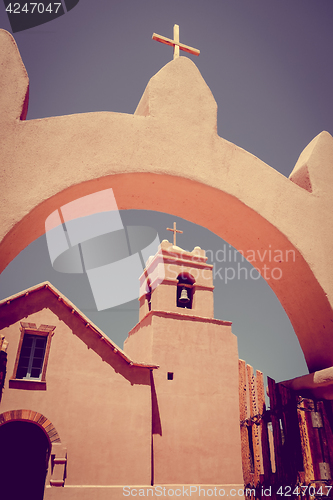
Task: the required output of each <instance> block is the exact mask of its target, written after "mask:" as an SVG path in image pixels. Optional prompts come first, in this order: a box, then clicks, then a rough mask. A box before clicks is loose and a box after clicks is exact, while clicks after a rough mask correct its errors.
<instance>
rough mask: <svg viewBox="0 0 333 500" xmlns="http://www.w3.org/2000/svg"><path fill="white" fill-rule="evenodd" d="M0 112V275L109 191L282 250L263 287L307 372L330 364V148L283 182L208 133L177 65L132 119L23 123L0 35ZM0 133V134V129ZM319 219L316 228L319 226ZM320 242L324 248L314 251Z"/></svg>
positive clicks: (124, 200) (205, 109) (22, 80)
mask: <svg viewBox="0 0 333 500" xmlns="http://www.w3.org/2000/svg"><path fill="white" fill-rule="evenodd" d="M0 44H2V46H3V47H4V50H3V51H2V53H1V54H2V55H1V57H2V58H3V61H2V62H3V63H4V67H6V68H7V72H3V75H1V77H2V79H3V82H2V84H3V86H4V88H5V89H7V93H6V94H3V95H5V97H2V102H0V106H1V108H2V109H0V111H1V112H0V117H1V118H0V119H1V121H2V122H3V123H2V125H3V130H4V134H3V142H4V145H5V147H4V153H3V155H2V157H1V163H2V164H3V165H5V180H6V192H5V196H4V197H3V200H2V206H1V208H2V214H3V215H2V221H3V224H2V234H1V238H2V240H1V244H0V250H1V253H2V260H1V270H2V269H4V267H5V266H6V265H7V264H8V263H9V262H10V261H11V260H12V259H13V258H14V257H15V256H16V255H17V254H18V253H19V251H20V250H22V249H23V248H25V247H26V246H27V245H28V244H29V243H30V242H31V241H34V240H35V239H36V238H37V237H38V236H40V235H41V234H43V233H44V231H45V228H44V222H45V220H46V218H47V217H48V215H50V213H52V212H53V211H54V210H55V209H57V208H59V207H60V206H62V205H63V204H65V203H68V202H69V201H72V200H74V199H76V198H78V197H81V196H84V195H86V194H89V193H92V192H95V191H99V190H102V189H106V188H108V187H112V189H113V191H114V194H115V197H116V200H117V204H118V208H119V209H147V210H151V209H152V208H153V209H154V210H157V211H161V212H167V213H170V214H174V215H178V216H180V217H183V218H185V219H187V220H190V221H192V222H194V223H196V224H199V225H202V226H205V227H206V228H208V229H210V230H211V231H213V232H214V233H216V234H217V235H219V236H221V237H222V238H224V239H225V240H227V241H228V242H229V243H230V244H232V245H233V246H235V247H236V248H238V249H241V250H243V251H245V252H246V251H247V250H253V251H254V252H256V251H257V250H260V255H261V256H263V255H264V252H265V250H266V255H265V256H264V257H263V260H262V261H261V260H259V262H258V261H257V262H256V263H255V265H256V267H258V268H261V269H262V270H263V266H264V265H266V266H271V265H272V262H271V259H270V257H269V255H270V254H269V250H271V251H274V250H275V249H276V250H281V251H285V250H294V251H295V261H289V262H280V263H279V267H280V268H281V270H282V276H281V278H280V279H275V280H271V281H269V282H268V283H269V285H270V286H271V287H272V289H273V290H274V292H275V293H276V295H277V297H278V298H279V300H280V302H281V304H282V306H283V307H284V309H285V310H286V313H287V314H288V316H289V318H290V320H291V322H292V324H293V326H294V329H295V332H296V334H297V336H298V338H299V341H300V344H301V347H302V349H303V352H304V355H305V358H306V361H307V363H308V367H309V370H310V371H315V370H318V369H322V368H326V367H329V366H332V365H333V335H332V332H333V311H332V304H333V283H332V280H331V275H332V271H333V256H332V254H331V252H330V248H332V239H333V238H332V235H331V232H330V231H329V229H328V228H330V227H331V225H332V224H333V198H332V196H331V193H330V191H331V188H332V186H333V168H331V164H332V162H333V140H332V138H331V136H330V135H329V134H328V133H322V134H320V136H318V137H317V138H316V139H315V140H314V141H312V143H310V145H309V146H308V147H307V148H306V149H305V150H304V152H303V153H302V155H301V157H300V160H299V162H298V163H297V165H296V167H295V169H294V171H293V173H292V175H291V179H292V180H293V182H292V181H291V180H290V179H286V178H285V177H284V176H282V175H281V174H279V173H278V172H276V171H275V170H273V169H271V168H270V167H269V166H268V165H266V164H264V163H263V162H262V161H260V160H259V159H258V158H256V157H254V156H253V155H251V154H250V153H247V152H246V151H244V150H242V149H241V148H238V147H237V146H235V145H233V144H231V143H228V142H227V141H225V140H224V139H222V138H221V137H219V136H218V135H217V132H216V103H215V100H214V98H213V96H212V94H211V92H210V90H209V88H208V87H207V85H206V84H205V82H204V81H203V79H202V77H201V75H200V73H199V71H198V69H197V68H196V67H195V65H194V64H193V63H192V62H191V61H190V60H189V59H186V58H179V59H176V60H174V61H172V62H171V63H169V64H168V65H166V66H165V67H164V68H163V69H162V70H161V71H160V72H159V73H158V74H157V75H155V77H153V78H152V79H151V81H150V82H149V84H148V87H147V89H146V91H145V93H144V95H143V97H142V99H141V101H140V103H139V105H138V108H137V110H136V113H135V114H134V115H122V114H119V113H89V114H82V115H72V116H63V117H55V118H46V119H43V120H31V121H28V122H24V121H22V120H20V117H22V116H23V115H24V113H23V111H22V110H23V109H24V106H25V105H26V92H27V86H28V79H27V76H26V73H25V70H24V67H23V64H22V61H21V59H20V57H19V54H18V52H17V49H16V47H15V45H14V42H13V40H12V38H11V37H10V35H9V34H7V33H5V32H0ZM0 125H1V123H0ZM323 219H324V222H323ZM323 242H326V244H323Z"/></svg>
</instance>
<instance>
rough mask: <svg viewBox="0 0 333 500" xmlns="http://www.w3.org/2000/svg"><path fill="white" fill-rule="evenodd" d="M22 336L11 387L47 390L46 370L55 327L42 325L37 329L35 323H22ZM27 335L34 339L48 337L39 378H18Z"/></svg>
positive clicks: (10, 382)
mask: <svg viewBox="0 0 333 500" xmlns="http://www.w3.org/2000/svg"><path fill="white" fill-rule="evenodd" d="M20 330H21V335H20V340H19V343H18V348H17V354H16V359H15V364H14V370H13V375H12V377H11V379H10V380H9V387H10V388H13V389H22V388H27V389H44V390H45V389H46V369H47V364H48V360H49V354H50V348H51V340H52V337H53V335H54V330H55V326H52V325H41V326H40V327H39V328H37V327H36V325H35V324H34V323H23V322H21V328H20ZM25 335H32V336H34V337H36V336H40V337H46V345H45V352H44V359H43V365H42V370H41V376H40V378H39V379H37V378H28V377H27V378H16V375H17V370H18V366H19V360H20V356H21V350H22V345H23V339H24V336H25Z"/></svg>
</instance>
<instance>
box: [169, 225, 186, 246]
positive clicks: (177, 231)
mask: <svg viewBox="0 0 333 500" xmlns="http://www.w3.org/2000/svg"><path fill="white" fill-rule="evenodd" d="M167 231H172V232H173V244H174V246H176V233H181V234H183V231H180V230H179V229H177V227H176V222H174V223H173V229H170V228H169V227H167Z"/></svg>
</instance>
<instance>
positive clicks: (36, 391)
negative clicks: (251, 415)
mask: <svg viewBox="0 0 333 500" xmlns="http://www.w3.org/2000/svg"><path fill="white" fill-rule="evenodd" d="M156 37H157V38H156V39H158V38H160V41H164V42H165V43H167V44H168V45H173V46H174V47H175V56H176V58H175V59H174V60H173V61H172V62H170V63H169V64H167V65H166V66H165V67H164V68H162V70H161V71H160V72H159V73H158V74H157V75H155V76H154V77H153V78H152V79H151V80H150V82H149V84H148V86H147V88H146V90H145V92H144V95H143V96H142V99H141V101H140V103H139V105H138V108H137V110H136V112H135V113H134V115H122V114H120V113H111V112H110V113H86V114H81V115H71V116H63V117H53V118H45V119H42V120H30V121H25V117H26V113H27V105H28V77H27V74H26V71H25V68H24V66H23V63H22V61H21V58H20V55H19V53H18V50H17V47H16V45H15V42H14V40H13V38H12V37H11V35H9V34H8V33H6V32H4V31H2V30H1V31H0V44H1V47H2V49H3V50H2V51H0V58H1V60H0V62H1V64H2V67H3V68H4V70H3V71H2V73H1V75H0V83H1V94H0V97H1V99H0V108H1V109H0V111H1V112H0V127H1V132H2V143H3V145H4V147H3V149H2V151H1V153H0V155H1V156H0V160H1V164H2V165H3V175H4V178H5V180H6V190H4V193H3V197H2V198H1V221H2V222H1V228H0V230H1V234H0V251H1V261H0V264H1V266H0V267H1V269H0V271H2V270H3V269H4V268H5V267H6V266H7V265H8V264H9V262H11V261H12V260H13V259H14V258H15V256H16V255H18V253H19V252H20V251H21V250H22V249H24V248H25V247H26V246H27V245H28V244H29V243H31V242H32V241H34V240H35V239H36V238H38V237H39V236H41V235H42V234H44V233H45V220H46V219H47V218H48V217H49V215H50V214H52V213H54V212H55V211H56V210H58V208H59V207H60V206H63V205H65V204H67V203H70V202H72V201H74V200H76V199H78V198H80V197H84V196H87V195H89V194H91V193H95V192H97V191H99V190H101V189H109V188H112V189H113V191H114V193H115V198H116V199H117V203H118V206H119V209H120V210H126V209H150V210H151V208H152V207H154V210H156V211H160V212H165V213H170V214H175V215H180V216H182V217H184V218H185V219H187V220H190V221H192V222H194V223H196V224H200V225H203V226H205V227H207V228H208V229H210V230H211V231H213V232H214V233H216V234H217V235H219V236H221V237H224V238H225V239H227V241H228V242H229V243H230V244H232V245H233V246H234V247H235V248H242V249H244V250H246V249H252V250H253V251H255V252H257V251H260V252H261V255H265V254H264V253H263V252H264V250H265V249H266V250H267V249H271V251H272V252H273V251H274V250H275V249H277V250H279V249H280V250H281V249H286V248H288V249H293V250H294V251H295V261H294V262H292V263H291V262H281V263H280V266H281V272H282V275H281V279H280V280H276V281H275V282H274V283H273V282H272V283H270V285H271V286H272V288H273V290H274V292H275V293H276V295H277V297H278V298H279V300H280V302H281V304H282V306H283V307H284V308H285V310H286V312H287V314H288V316H289V318H290V320H291V322H292V324H293V326H294V330H295V333H296V335H297V336H298V339H299V341H300V344H301V347H302V350H303V352H304V355H305V358H306V361H307V364H308V367H309V371H310V374H309V375H307V376H305V378H304V377H300V378H298V379H295V380H296V382H295V383H296V384H297V387H298V388H302V387H311V390H313V393H314V394H315V393H316V391H318V394H323V393H322V392H320V391H324V392H325V395H327V396H332V387H333V385H332V381H333V374H332V370H333V335H332V325H333V309H332V304H333V299H332V297H333V283H332V280H331V279H329V278H327V276H328V275H331V273H330V272H328V271H329V270H332V269H333V255H332V252H330V248H331V247H330V245H329V244H327V245H325V246H324V245H322V244H321V242H322V241H329V242H330V241H331V238H332V232H331V231H328V228H329V227H331V223H332V214H333V210H332V204H333V201H332V200H333V198H332V196H331V186H332V183H333V177H332V172H333V169H332V168H331V167H332V158H333V145H332V143H333V140H332V137H331V136H330V135H329V134H328V133H327V132H322V133H321V134H320V135H319V136H318V137H316V138H315V139H314V140H313V141H312V142H311V143H310V144H309V145H308V146H307V147H306V148H305V150H304V151H303V153H302V154H301V156H300V159H299V161H298V162H297V164H296V166H295V168H294V170H293V171H292V173H291V175H290V178H289V179H287V178H285V177H283V176H282V175H281V174H279V173H278V172H276V171H275V170H273V169H271V168H270V167H269V166H268V165H266V164H264V163H263V162H261V160H259V159H258V158H256V157H254V156H253V155H251V154H250V153H247V152H246V151H244V150H242V149H241V148H239V147H237V146H235V145H234V144H231V143H229V142H228V141H225V140H224V139H222V138H221V137H219V136H218V134H217V130H216V110H217V107H216V102H215V100H214V98H213V96H212V94H211V92H210V90H209V88H208V87H207V85H206V84H205V82H204V80H203V79H202V77H201V75H200V73H199V71H198V69H197V68H196V66H195V65H194V64H193V63H192V61H190V60H189V59H186V58H181V57H177V56H178V53H177V52H178V51H179V48H180V49H182V50H185V51H186V50H187V51H189V49H191V48H190V47H187V46H184V45H182V44H180V43H179V33H178V31H177V30H175V33H174V40H170V39H166V38H165V37H159V36H157V35H156ZM87 136H89V137H90V141H89V144H87V141H86V140H85V137H87ZM110 138H112V141H111V140H110ZM29 144H33V147H31V148H29V147H28V146H27V145H29ZM94 144H96V145H97V146H96V147H94ZM68 162H70V163H71V167H72V168H71V169H68ZM92 165H93V167H94V168H92ZM32 175H35V176H36V177H37V178H38V179H39V182H38V183H31V182H29V179H31V176H32ZM27 185H29V189H27V188H26V186H27ZM133 193H135V196H134V195H133ZM221 212H223V214H224V216H223V218H220V217H217V216H216V213H221ZM322 213H325V223H324V224H323V223H322ZM212 214H214V215H212ZM300 214H301V215H300ZM77 217H80V214H77ZM319 222H320V223H319ZM309 234H311V239H309ZM267 255H268V253H267ZM265 258H266V257H265ZM206 260H207V259H206V257H205V252H204V250H201V249H200V248H198V247H196V248H195V249H194V250H193V251H192V252H188V251H185V250H183V249H181V248H180V247H178V246H177V245H176V244H175V242H174V244H172V243H169V242H168V241H166V240H164V241H163V242H162V243H161V245H160V247H159V249H158V252H157V253H156V255H154V256H152V257H151V258H150V259H149V260H148V262H147V264H146V269H145V272H144V273H143V274H142V276H141V278H140V316H139V322H138V324H137V325H136V326H135V327H134V328H133V329H132V330H131V331H130V332H129V335H128V338H127V340H126V341H125V345H124V350H122V349H121V348H119V347H118V346H117V345H115V344H114V343H113V342H112V340H110V339H109V338H108V337H107V336H106V335H105V334H104V333H103V332H102V331H100V330H99V328H97V327H96V326H95V325H94V324H92V322H91V321H90V320H89V319H88V318H87V317H85V316H84V315H83V314H82V313H81V312H80V311H79V310H78V309H77V308H76V307H75V305H74V304H72V303H71V302H70V301H69V300H68V299H67V298H66V297H65V296H63V295H62V294H61V293H60V292H59V291H58V290H56V289H55V288H54V287H53V285H52V284H51V283H47V282H45V283H41V284H39V285H36V286H34V287H32V288H30V289H28V290H24V291H23V292H20V293H18V294H16V295H14V296H12V297H8V298H7V299H5V300H3V301H2V302H1V303H0V318H1V323H0V324H1V334H2V337H1V339H2V340H1V345H2V346H3V347H2V349H3V352H4V351H5V350H7V374H6V377H5V379H4V374H5V370H4V368H2V372H1V373H2V376H1V377H0V380H2V381H3V380H5V382H4V389H3V393H2V400H1V406H0V442H1V449H2V450H5V451H2V453H1V457H0V474H2V477H1V487H2V488H3V491H4V492H5V493H6V495H7V496H8V499H10V498H23V496H22V491H24V492H25V493H24V498H28V497H27V494H26V491H33V497H32V498H33V499H34V500H38V499H39V498H43V493H44V484H45V494H44V498H45V499H46V500H52V499H58V498H62V499H66V500H67V499H70V500H77V499H80V500H88V499H89V500H90V499H91V498H94V500H106V499H108V500H109V499H118V498H123V497H124V496H148V495H149V496H153V495H155V496H163V497H171V496H189V494H191V497H192V498H199V497H200V496H224V495H225V496H236V497H242V496H243V487H244V483H243V473H242V453H241V433H240V409H239V371H238V363H239V360H238V351H237V340H236V337H235V335H234V334H233V333H232V332H231V323H230V322H226V321H221V320H216V319H214V312H213V282H212V268H211V266H210V265H208V264H207V263H206ZM267 263H268V262H266V261H265V259H263V260H261V261H260V262H256V263H255V264H256V267H258V269H263V268H264V266H265V265H266V264H267ZM147 276H149V279H148V277H147ZM154 280H156V281H158V283H159V284H158V286H156V287H154ZM138 287H139V283H138ZM319 319H320V321H319ZM7 343H8V345H7ZM3 358H4V356H2V357H1V358H0V360H1V362H2V360H3ZM2 366H4V363H3V362H2ZM320 373H325V376H323V377H321V378H320V376H319V377H317V378H316V377H314V376H313V375H316V374H319V375H320ZM306 377H311V380H309V378H306ZM292 384H293V381H291V386H292ZM20 447H21V448H23V452H22V453H18V450H19V449H20ZM19 457H21V458H19ZM13 469H14V470H20V471H21V472H20V473H21V478H22V480H21V481H20V482H15V483H12V482H11V479H10V478H11V477H12V476H13ZM152 485H153V487H154V488H156V489H155V490H152V489H151V488H152ZM186 486H188V488H189V489H186ZM20 488H21V489H20ZM22 488H23V490H22ZM24 488H25V489H24ZM157 488H160V489H157ZM164 488H165V489H164ZM183 488H185V489H183ZM200 488H201V489H200ZM148 490H149V491H148ZM13 491H16V492H17V495H19V496H16V497H15V496H13ZM156 492H157V493H156ZM168 492H169V493H168ZM223 492H224V495H223ZM159 493H160V494H159ZM10 495H12V497H10ZM20 495H21V496H20Z"/></svg>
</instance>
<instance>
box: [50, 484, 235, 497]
mask: <svg viewBox="0 0 333 500" xmlns="http://www.w3.org/2000/svg"><path fill="white" fill-rule="evenodd" d="M135 497H138V498H141V499H145V498H154V499H161V500H164V499H171V498H172V499H173V500H175V499H176V498H188V499H190V498H191V500H199V499H203V498H205V499H206V498H207V497H208V498H211V499H218V498H219V499H221V498H227V497H228V498H229V499H232V498H235V499H237V500H239V499H242V500H244V498H245V497H244V485H243V484H221V485H220V484H204V485H203V484H201V485H198V484H187V485H175V484H167V485H154V486H144V485H141V486H140V485H139V486H74V485H73V486H72V485H69V486H64V487H63V488H61V487H58V488H57V487H52V486H47V487H46V488H45V495H44V500H125V499H126V498H128V499H130V500H133V499H134V498H135Z"/></svg>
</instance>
